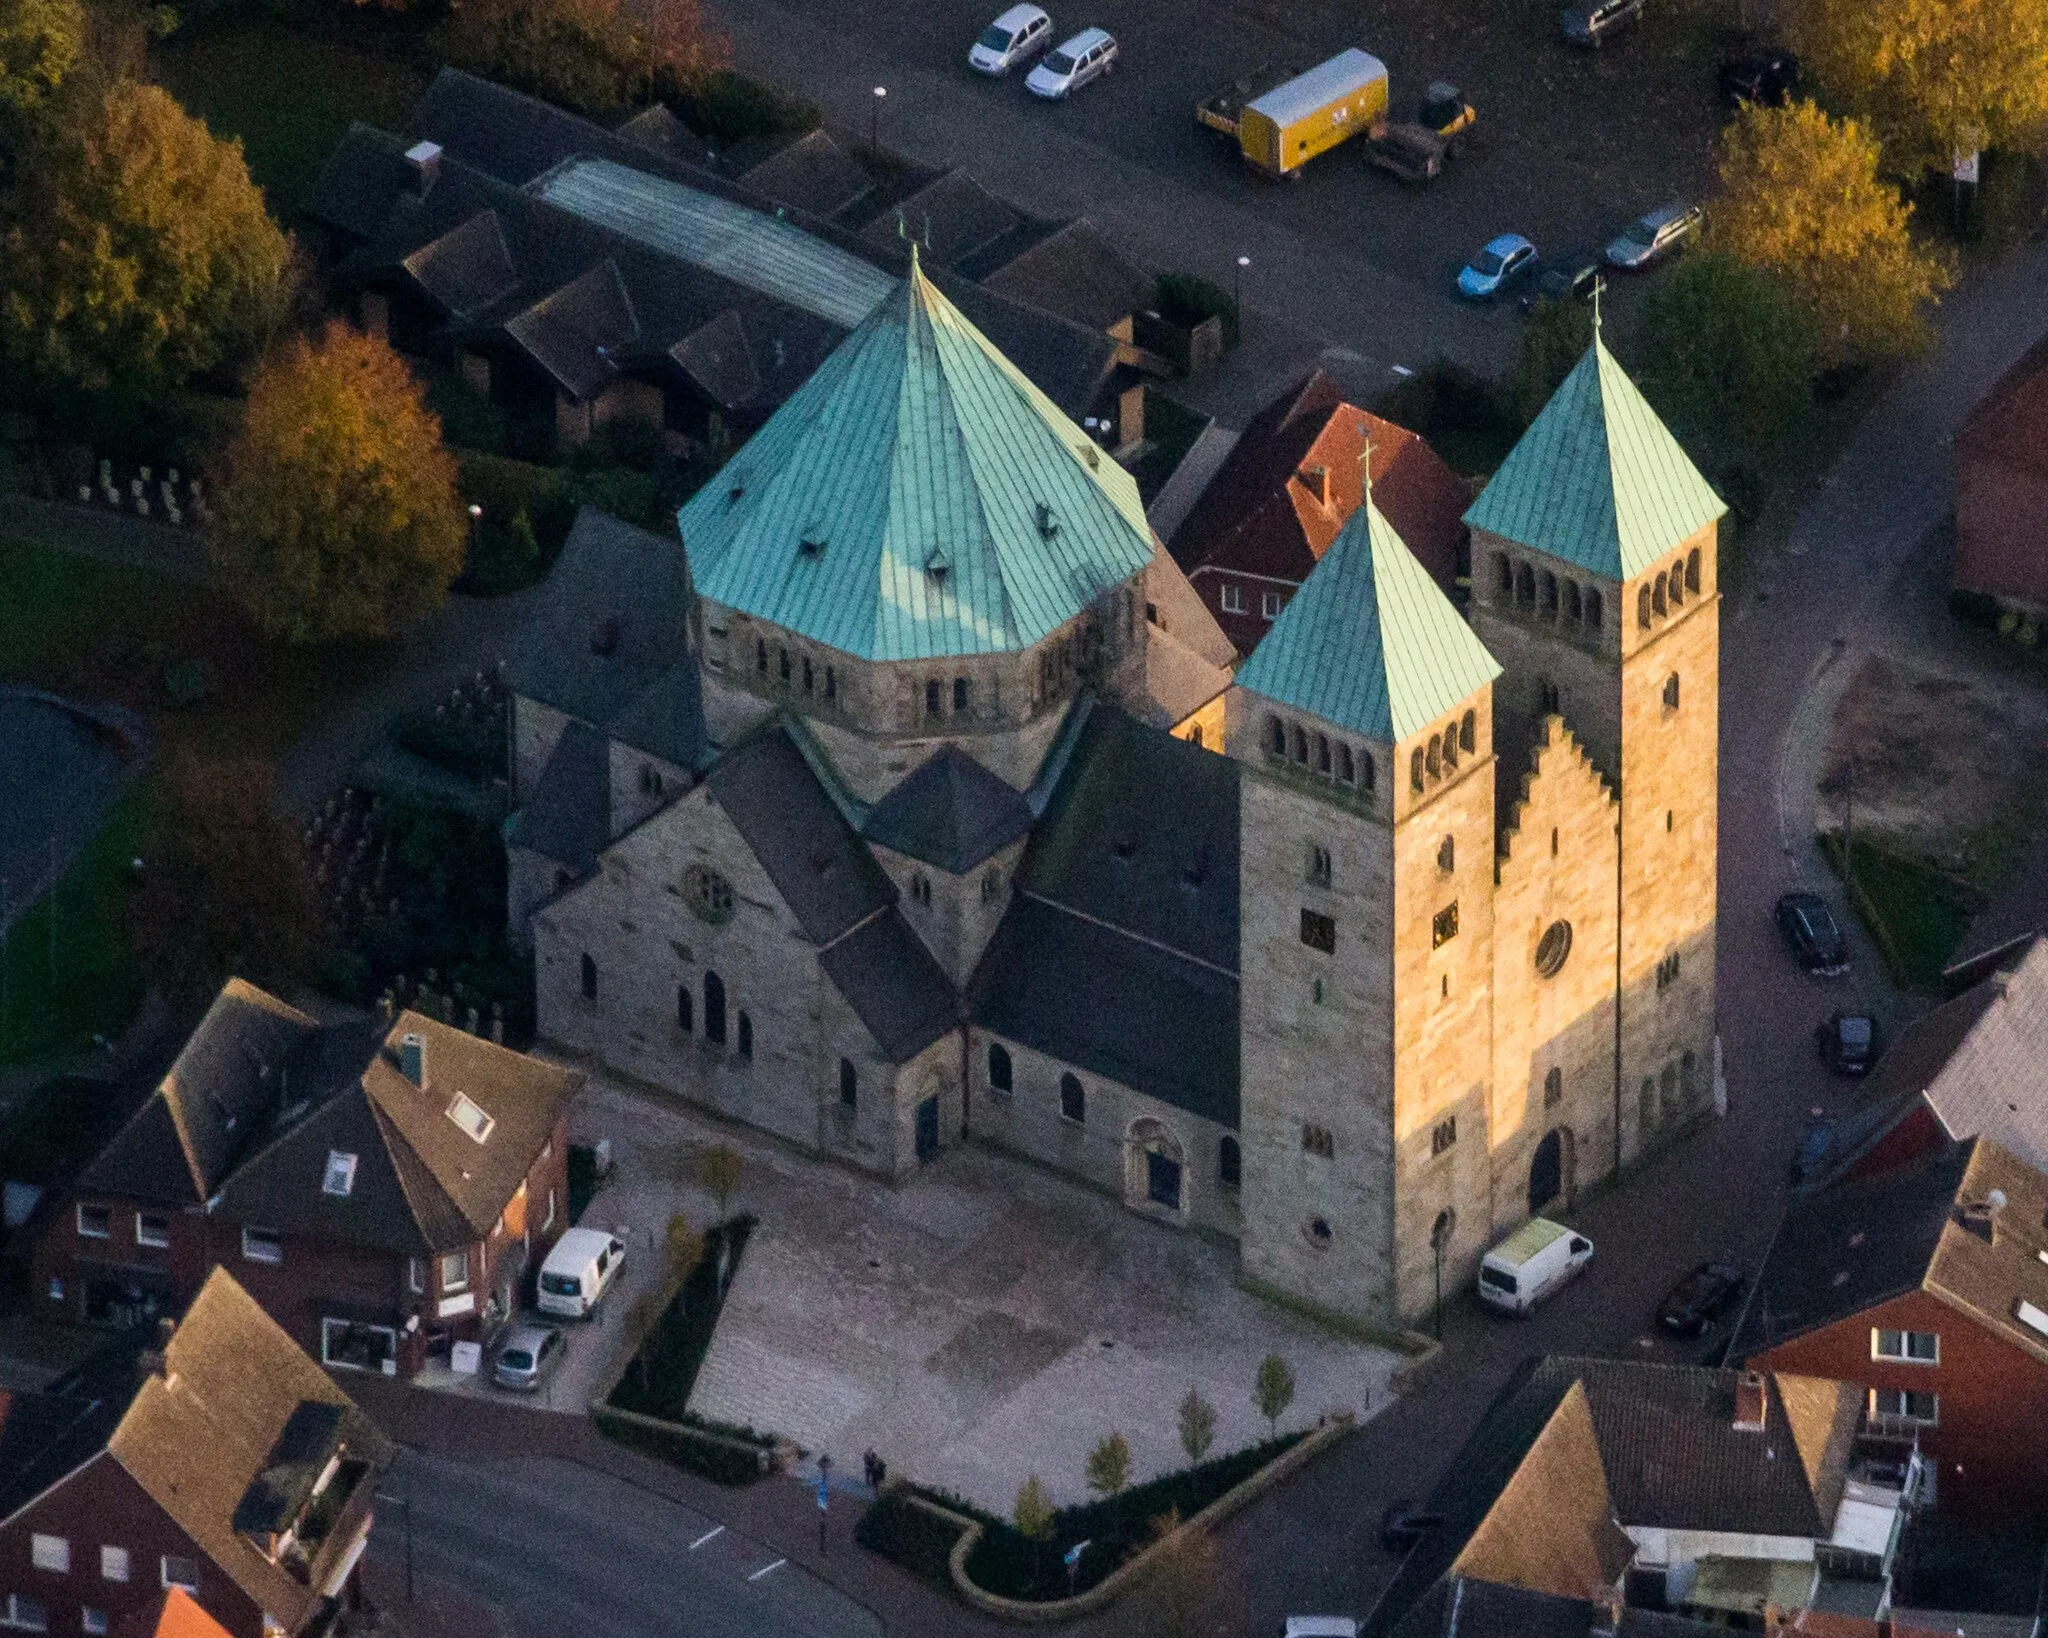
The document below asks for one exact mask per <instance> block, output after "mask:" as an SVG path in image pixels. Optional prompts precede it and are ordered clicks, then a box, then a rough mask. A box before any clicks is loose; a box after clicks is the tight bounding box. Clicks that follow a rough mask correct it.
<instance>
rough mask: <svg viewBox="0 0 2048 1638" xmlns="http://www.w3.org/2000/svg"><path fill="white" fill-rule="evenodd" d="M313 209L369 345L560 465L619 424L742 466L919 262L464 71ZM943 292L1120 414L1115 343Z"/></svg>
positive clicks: (1064, 323) (1047, 387)
mask: <svg viewBox="0 0 2048 1638" xmlns="http://www.w3.org/2000/svg"><path fill="white" fill-rule="evenodd" d="M828 191H830V190H829V189H828ZM306 212H307V215H308V217H309V218H310V221H311V225H312V228H313V236H314V238H315V240H316V241H317V243H318V246H319V252H320V256H321V260H322V262H323V264H324V265H325V266H326V267H327V268H328V269H329V271H330V274H331V280H332V283H333V285H334V287H335V289H336V291H337V293H338V294H339V296H340V297H341V299H342V300H343V301H344V303H345V304H347V305H350V306H352V307H353V308H354V310H355V312H356V313H357V315H358V316H359V318H360V319H361V322H362V323H363V324H364V326H365V327H366V328H369V329H372V330H375V331H378V332H379V333H382V334H385V335H387V336H388V337H389V338H390V339H391V341H392V343H393V344H394V345H395V346H397V347H399V348H401V349H402V350H404V351H407V352H411V353H415V354H420V355H425V356H428V357H432V358H436V359H440V360H442V361H444V362H447V363H450V364H453V365H454V366H456V367H457V368H459V369H460V370H461V372H462V374H463V375H464V376H465V377H466V378H467V379H468V380H469V381H470V383H471V384H472V385H473V386H475V387H476V388H477V389H478V390H479V391H480V392H482V393H484V394H486V395H488V396H489V397H490V398H491V399H492V400H493V401H494V402H496V403H497V404H498V405H500V406H501V407H502V408H503V409H504V410H505V412H506V413H507V414H508V415H509V416H510V417H511V419H512V422H513V426H514V432H515V436H516V437H517V438H518V439H520V440H528V441H532V440H537V441H538V444H539V445H542V446H546V447H548V448H550V449H552V448H560V447H571V446H574V445H577V444H580V443H582V442H583V441H585V440H586V439H588V438H589V437H590V436H591V435H592V434H593V433H594V432H596V431H597V430H598V429H600V428H602V427H605V426H607V425H610V424H612V423H615V422H616V423H637V424H639V425H641V426H643V427H645V428H647V429H649V430H650V431H652V432H654V433H657V434H661V435H665V436H666V438H667V440H668V442H669V443H670V445H671V447H673V448H676V449H678V450H686V449H690V448H707V449H709V450H711V451H713V452H714V453H717V452H722V451H723V450H725V449H727V448H729V447H730V446H731V445H732V444H733V443H734V442H737V441H738V440H739V439H742V438H744V437H745V436H746V435H747V434H748V433H749V432H751V431H752V430H753V429H754V428H755V427H756V426H758V425H759V424H760V423H761V422H762V421H763V420H764V419H765V418H766V417H767V416H768V414H769V413H770V412H771V411H773V410H774V409H775V407H776V406H777V405H779V404H781V403H782V402H783V401H784V400H785V399H787V398H788V397H789V395H790V394H791V393H792V392H793V391H795V389H796V388H797V387H798V386H799V385H800V384H801V383H802V382H803V381H804V380H806V379H807V378H808V377H809V376H810V374H811V372H812V371H813V370H815V369H816V368H817V367H818V366H819V364H820V363H822V362H823V360H824V359H825V357H826V356H827V354H829V353H830V352H831V350H832V349H833V348H834V347H835V346H837V345H838V344H839V342H840V341H842V340H843V339H844V338H845V336H846V334H847V333H848V332H849V331H850V330H852V329H853V328H854V327H855V326H856V325H858V324H859V323H860V322H861V320H862V319H864V318H865V317H866V316H867V315H868V314H869V313H870V312H872V311H873V310H874V309H875V308H876V307H877V306H878V305H880V304H881V302H882V301H883V299H884V298H885V297H886V296H887V295H888V294H889V292H890V291H891V290H892V289H893V288H894V287H895V285H896V282H897V278H898V276H899V275H900V273H901V271H902V267H903V264H904V262H905V261H906V260H907V258H908V252H909V246H908V244H907V243H906V242H905V241H904V240H903V239H901V238H898V237H896V236H895V235H894V234H890V235H888V236H885V237H884V238H882V239H880V240H868V239H864V238H862V237H860V236H859V235H857V234H856V233H854V232H852V231H850V230H849V229H847V228H844V227H841V226H839V225H837V224H835V223H834V222H832V221H830V220H826V219H823V218H819V217H812V216H807V215H804V214H803V213H802V212H801V211H796V212H793V211H791V210H790V209H789V208H787V207H785V206H780V205H778V204H776V203H775V202H774V201H773V200H771V199H770V198H768V197H766V196H764V195H762V194H760V193H758V192H756V191H754V190H753V189H751V188H750V187H748V186H747V185H746V183H745V182H744V181H734V180H733V179H732V178H731V177H729V176H727V175H724V174H721V173H720V172H719V171H718V170H716V169H713V168H711V166H710V165H709V163H708V161H707V160H706V159H704V158H703V157H702V156H697V155H695V154H693V153H692V151H691V149H690V145H689V144H688V143H687V142H683V141H680V140H678V139H676V135H675V132H674V130H672V129H671V128H670V125H669V124H668V123H665V122H660V121H651V120H649V121H642V120H635V121H633V122H630V123H629V124H628V125H627V126H624V127H621V128H620V129H619V130H617V131H607V130H605V129H604V128H603V127H601V126H599V125H596V124H593V123H592V122H590V121H588V120H583V119H579V118H578V117H576V116H575V115H572V114H567V113H564V112H562V111H561V110H560V109H555V108H550V107H548V106H547V105H546V104H543V103H540V102H538V101H537V100H535V99H533V98H531V97H526V96H523V95H521V94H520V93H518V92H515V91H511V90H508V89H506V88H505V87H503V86H497V85H493V84H491V83H489V82H488V81H485V80H480V79H477V78H475V77H474V76H472V75H468V74H464V73H461V72H459V71H457V70H453V69H447V70H443V71H442V73H441V74H440V75H439V76H437V77H436V79H435V80H434V82H433V83H432V85H431V86H430V87H429V88H428V90H427V92H426V94H425V96H424V97H423V98H422V99H421V101H420V103H419V105H418V106H417V107H416V108H415V109H414V110H413V111H412V113H411V114H410V116H409V117H408V119H407V121H406V129H405V134H403V135H398V134H394V133H391V132H385V131H380V130H376V129H373V128H371V127H369V126H364V125H357V126H355V127H353V128H352V129H351V130H350V131H349V132H348V134H347V135H346V136H345V137H344V138H343V139H342V141H341V143H340V144H339V145H338V146H337V148H336V149H335V151H334V153H333V154H332V155H331V156H330V158H329V159H328V162H327V164H326V166H325V167H324V168H323V169H322V171H321V173H320V176H319V178H318V180H317V181H316V182H315V185H314V187H313V190H312V193H311V195H310V197H309V199H308V203H307V206H306ZM942 277H943V278H944V279H945V282H946V285H947V288H948V290H949V292H950V293H951V294H952V295H953V296H954V297H955V298H956V299H957V300H958V301H959V302H960V304H961V305H962V307H963V308H965V309H966V310H968V311H969V312H970V313H971V314H972V315H973V316H974V318H975V321H976V322H977V323H979V324H981V325H983V326H984V327H985V328H986V329H988V331H989V332H990V333H991V334H993V335H995V336H997V337H999V338H1001V340H1002V342H1003V344H1004V347H1005V350H1006V351H1007V352H1009V354H1010V356H1011V357H1012V358H1014V359H1015V361H1016V362H1017V364H1018V366H1019V367H1020V368H1021V369H1023V370H1024V372H1025V373H1026V374H1027V375H1029V376H1030V377H1031V378H1032V380H1033V381H1034V382H1035V383H1036V384H1037V385H1038V386H1039V388H1040V389H1041V390H1043V391H1044V392H1046V393H1047V394H1048V395H1050V396H1051V397H1052V398H1053V400H1054V401H1055V402H1056V403H1058V404H1060V405H1061V406H1062V408H1064V409H1067V410H1068V411H1069V412H1070V413H1072V414H1074V415H1077V416H1078V415H1081V414H1084V413H1089V414H1094V413H1098V412H1099V413H1104V414H1107V413H1109V412H1110V410H1111V409H1112V408H1113V407H1114V406H1116V405H1117V404H1118V403H1119V402H1120V401H1121V395H1122V392H1123V390H1124V388H1125V387H1126V386H1127V385H1128V383H1127V382H1126V381H1124V380H1123V379H1122V377H1121V376H1120V375H1119V374H1118V370H1119V364H1118V358H1119V355H1118V343H1117V342H1116V340H1115V339H1114V338H1113V337H1112V336H1110V335H1108V334H1106V333H1103V332H1102V331H1101V330H1100V329H1098V328H1096V327H1094V326H1091V325H1086V324H1082V323H1077V322H1075V321H1074V320H1072V319H1071V318H1067V317H1063V316H1060V314H1059V312H1058V311H1057V310H1056V309H1055V310H1050V311H1049V310H1043V309H1041V308H1040V307H1037V306H1033V305H1030V304H1029V303H1028V302H1026V301H1023V300H1019V299H1016V298H1013V297H1011V296H1008V295H1004V294H1001V293H998V292H996V291H994V290H993V289H985V288H983V287H981V286H979V285H976V284H974V283H972V282H971V281H969V280H967V279H965V278H962V277H960V276H958V275H956V274H950V273H949V274H945V275H942Z"/></svg>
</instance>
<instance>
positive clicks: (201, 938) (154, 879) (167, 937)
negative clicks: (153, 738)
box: [128, 752, 320, 1000]
mask: <svg viewBox="0 0 2048 1638" xmlns="http://www.w3.org/2000/svg"><path fill="white" fill-rule="evenodd" d="M128 922H129V934H130V938H131V940H132V942H133V944H134V946H135V951H136V954H137V955H138V956H139V957H140V958H141V960H142V963H143V967H144V970H145V971H147V972H148V974H149V976H150V979H151V981H152V982H153V983H156V984H158V985H160V986H162V987H163V988H164V989H165V990H166V991H167V992H169V993H170V994H172V995H174V996H176V997H178V998H179V999H182V1000H200V999H204V998H205V997H207V996H209V995H211V994H212V993H213V992H214V991H215V990H216V989H218V988H219V987H220V985H221V983H222V981H223V980H225V979H228V978H246V979H247V980H249V982H250V983H252V984H258V985H261V986H262V987H263V988H264V989H267V990H269V991H271V992H272V993H273V994H276V993H282V992H284V991H288V990H290V989H291V988H293V987H294V986H296V985H297V984H299V983H301V982H303V981H304V980H305V978H306V977H307V976H308V974H309V973H310V972H311V969H312V966H313V961H314V958H315V955H316V954H317V951H318V948H319V937H320V909H319V901H318V898H317V897H316V895H315V892H314V887H313V880H312V876H311V874H310V873H309V872H308V870H307V868H306V859H305V854H304V852H303V851H302V850H301V848H300V846H299V836H298V832H297V831H296V830H295V829H294V828H293V826H292V825H291V824H290V823H289V822H288V821H286V820H285V819H283V818H282V817H280V816H279V814H278V812H277V809H276V807H275V805H274V804H273V802H272V800H271V768H270V765H269V764H268V763H266V762H261V761H258V760H256V759H254V758H211V757H200V756H197V755H194V754H193V753H191V752H184V753H181V754H179V755H177V756H175V757H173V758H172V759H171V760H170V761H169V763H168V764H167V765H166V766H165V768H164V771H163V777H162V780H161V781H160V784H159V787H158V791H157V800H156V803H155V806H154V810H153V813H152V818H151V821H150V825H149V828H148V831H147V834H146V837H145V840H144V843H143V864H142V879H141V883H140V885H139V886H138V887H137V888H136V890H135V892H134V893H133V894H132V895H131V896H130V898H129V900H128Z"/></svg>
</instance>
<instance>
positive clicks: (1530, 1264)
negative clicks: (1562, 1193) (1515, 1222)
mask: <svg viewBox="0 0 2048 1638" xmlns="http://www.w3.org/2000/svg"><path fill="white" fill-rule="evenodd" d="M1592 1260H1593V1242H1592V1241H1591V1240H1588V1239H1587V1238H1586V1237H1585V1236H1584V1235H1583V1234H1574V1233H1573V1232H1572V1231H1571V1230H1570V1229H1568V1228H1566V1227H1565V1226H1564V1224H1562V1223H1553V1222H1551V1221H1550V1219H1549V1218H1547V1217H1532V1218H1530V1219H1529V1221H1528V1222H1526V1223H1524V1224H1523V1225H1522V1226H1521V1227H1520V1228H1518V1229H1516V1230H1515V1232H1514V1233H1512V1234H1510V1235H1509V1236H1508V1237H1507V1238H1506V1239H1505V1240H1503V1241H1501V1243H1500V1244H1499V1245H1497V1246H1495V1247H1494V1248H1493V1249H1492V1250H1491V1251H1489V1252H1488V1253H1487V1254H1486V1255H1485V1256H1484V1257H1483V1258H1481V1259H1480V1262H1479V1295H1480V1297H1481V1298H1482V1299H1483V1300H1485V1301H1487V1302H1490V1303H1492V1304H1493V1306H1494V1307H1496V1308H1504V1309H1506V1310H1507V1311H1508V1312H1509V1313H1510V1314H1526V1313H1529V1312H1530V1311H1531V1310H1532V1309H1534V1308H1535V1306H1536V1305H1537V1304H1538V1303H1539V1302H1541V1301H1542V1300H1543V1299H1544V1298H1545V1297H1547V1296H1549V1295H1550V1294H1551V1292H1553V1291H1555V1290H1556V1289H1557V1288H1558V1287H1559V1286H1561V1285H1563V1284H1564V1282H1565V1281H1566V1280H1568V1279H1570V1278H1571V1277H1572V1276H1573V1275H1574V1274H1576V1273H1578V1271H1579V1270H1580V1269H1582V1268H1584V1267H1585V1266H1586V1264H1588V1263H1590V1262H1591V1261H1592Z"/></svg>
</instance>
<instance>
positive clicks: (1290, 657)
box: [1237, 498, 1500, 742]
mask: <svg viewBox="0 0 2048 1638" xmlns="http://www.w3.org/2000/svg"><path fill="white" fill-rule="evenodd" d="M1499 675H1500V666H1499V665H1498V664H1497V663H1496V662H1495V660H1494V657H1493V656H1492V655H1491V654H1489V653H1487V651H1486V645H1485V644H1483V643H1481V642H1480V641H1479V639H1478V638H1477V637H1475V636H1474V635H1473V634H1472V628H1471V627H1470V626H1468V625H1466V624H1465V622H1464V620H1463V619H1461V618H1460V617H1459V614H1458V611H1457V610H1456V609H1454V608H1453V607H1451V600H1450V599H1449V598H1448V597H1446V596H1444V594H1443V593H1442V592H1441V591H1440V590H1438V589H1437V584H1436V582H1435V581H1434V580H1432V579H1431V578H1430V577H1429V571H1428V570H1427V569H1425V568H1424V567H1423V566H1422V565H1421V564H1420V563H1418V562H1417V561H1416V559H1415V554H1414V553H1413V552H1411V551H1409V550H1408V548H1407V547H1406V546H1404V545H1403V544H1402V543H1401V537H1400V536H1399V535H1397V534H1395V533H1394V526H1393V525H1392V524H1390V523H1389V522H1387V520H1386V517H1385V516H1384V515H1383V514H1382V513H1381V511H1380V509H1379V508H1378V507H1377V506H1375V505H1373V503H1372V501H1371V499H1370V498H1368V499H1367V501H1366V503H1365V504H1364V505H1363V506H1361V507H1360V508H1359V509H1358V510H1357V511H1356V512H1354V513H1352V514H1351V520H1350V522H1348V523H1346V524H1345V525H1344V528H1343V530H1342V531H1341V532H1340V533H1339V534H1338V536H1337V538H1336V539H1335V540H1334V541H1332V542H1331V543H1330V549H1329V550H1328V551H1327V552H1325V553H1324V554H1323V557H1322V561H1321V562H1319V563H1318V564H1317V565H1316V566H1315V567H1314V568H1313V569H1311V570H1310V571H1309V577H1308V579H1306V580H1305V581H1303V582H1302V585H1301V589H1300V590H1299V591H1297V592H1296V593H1295V594H1294V597H1293V599H1292V601H1290V602H1289V603H1288V605H1287V607H1286V608H1284V609H1282V610H1281V611H1280V618H1279V619H1278V620H1275V621H1274V622H1273V629H1272V630H1271V631H1269V632H1267V633H1266V636H1265V640H1264V641H1263V642H1261V643H1260V644H1259V646H1258V647H1257V648H1255V649H1253V650H1252V657H1251V658H1250V659H1249V660H1247V661H1245V663H1244V668H1243V669H1242V670H1241V671H1239V672H1238V674H1237V681H1238V686H1239V687H1241V688H1247V689H1249V690H1251V691H1252V692H1253V693H1255V694H1263V695H1264V696H1265V697H1266V698H1268V699H1270V700H1277V701H1279V702H1280V703H1281V704H1283V705H1291V706H1293V707H1295V708H1296V709H1297V710H1300V711H1307V712H1309V713H1311V714H1312V715H1315V716H1318V717H1321V718H1322V719H1323V720H1324V721H1325V722H1331V723H1335V724H1336V725H1337V726H1338V727H1340V728H1348V729H1350V730H1351V731H1352V732H1353V733H1358V734H1364V735H1366V736H1368V737H1369V738H1372V739H1377V740H1386V741H1390V742H1391V741H1394V740H1401V739H1406V738H1407V737H1408V736H1409V735H1410V734H1414V733H1417V732H1419V731H1421V730H1422V729H1424V728H1426V727H1428V726H1429V724H1430V723H1431V722H1433V721H1435V720H1436V719H1437V718H1438V717H1440V716H1442V715H1443V714H1444V713H1445V712H1447V711H1449V710H1450V709H1452V707H1454V706H1456V705H1458V704H1460V703H1461V702H1463V701H1464V700H1467V699H1469V698H1470V697H1471V696H1472V695H1474V694H1476V693H1478V692H1479V690H1480V689H1482V688H1484V687H1485V686H1486V685H1487V684H1488V683H1490V682H1492V681H1493V679H1494V678H1496V677H1498V676H1499Z"/></svg>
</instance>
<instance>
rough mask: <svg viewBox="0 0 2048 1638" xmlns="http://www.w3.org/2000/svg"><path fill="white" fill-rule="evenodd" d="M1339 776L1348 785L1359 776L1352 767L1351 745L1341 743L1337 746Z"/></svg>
mask: <svg viewBox="0 0 2048 1638" xmlns="http://www.w3.org/2000/svg"><path fill="white" fill-rule="evenodd" d="M1337 777H1338V778H1339V779H1341V780H1343V781H1344V783H1345V784H1347V785H1349V784H1353V783H1355V782H1356V780H1357V777H1358V776H1357V774H1356V773H1355V772H1354V770H1353V767H1352V758H1351V747H1350V746H1349V745H1344V744H1339V745H1338V747H1337Z"/></svg>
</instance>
